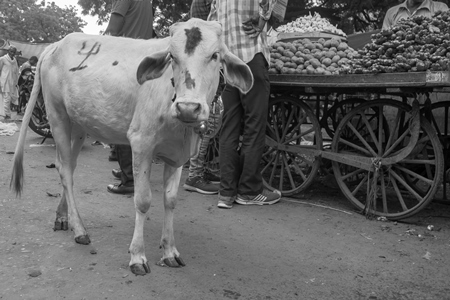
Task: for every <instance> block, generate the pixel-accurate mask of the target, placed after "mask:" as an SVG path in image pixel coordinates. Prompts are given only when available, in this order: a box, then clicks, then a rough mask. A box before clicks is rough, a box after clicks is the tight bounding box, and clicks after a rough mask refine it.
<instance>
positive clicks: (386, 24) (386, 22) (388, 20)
mask: <svg viewBox="0 0 450 300" xmlns="http://www.w3.org/2000/svg"><path fill="white" fill-rule="evenodd" d="M393 25H394V13H393V12H392V10H391V9H389V10H388V11H387V12H386V15H385V16H384V19H383V27H381V30H388V29H390V28H391V26H393Z"/></svg>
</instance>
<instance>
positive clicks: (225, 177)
mask: <svg viewBox="0 0 450 300" xmlns="http://www.w3.org/2000/svg"><path fill="white" fill-rule="evenodd" d="M248 66H249V67H250V69H251V71H252V73H253V77H254V84H253V88H252V89H251V90H250V91H249V92H248V93H247V94H245V95H243V94H241V93H239V91H238V90H237V89H235V88H231V87H229V86H227V88H226V89H225V91H224V92H223V94H222V99H223V102H224V107H225V112H224V118H223V126H222V130H221V134H220V145H219V147H220V155H219V156H220V171H221V174H220V175H221V181H220V195H219V204H218V206H219V207H223V208H231V205H230V206H225V205H224V204H223V202H224V201H226V200H233V199H234V198H235V197H236V196H237V198H236V202H238V203H239V204H245V205H250V204H258V205H265V204H273V203H276V202H278V201H279V200H280V196H281V193H280V192H278V191H276V192H271V191H267V190H265V189H263V183H262V175H261V172H260V163H261V158H262V154H263V151H264V147H265V132H266V122H267V111H268V102H269V95H270V81H269V76H268V71H267V62H266V60H265V58H264V56H263V55H262V54H260V53H259V54H257V55H256V56H255V57H254V58H253V60H252V61H250V62H249V63H248ZM241 121H243V129H242V145H241V147H240V150H239V152H238V150H237V148H238V145H239V135H240V132H241V131H240V129H241ZM221 201H222V203H221ZM222 204H223V206H222Z"/></svg>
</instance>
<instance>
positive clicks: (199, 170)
mask: <svg viewBox="0 0 450 300" xmlns="http://www.w3.org/2000/svg"><path fill="white" fill-rule="evenodd" d="M211 2H212V0H193V1H192V4H191V10H190V17H191V18H199V19H202V20H207V18H208V15H209V12H210V10H211ZM219 85H220V84H219ZM220 93H221V89H220V86H219V88H218V91H217V93H216V96H215V98H214V100H213V105H212V107H210V112H209V119H208V130H207V132H206V133H205V135H204V136H203V138H202V139H201V141H200V145H199V150H198V152H197V154H196V155H195V156H193V157H191V159H190V160H189V175H188V178H187V179H186V181H185V183H184V185H183V188H184V189H185V190H187V191H191V192H198V193H201V194H206V195H212V194H217V193H218V192H219V182H220V178H219V177H218V176H217V175H215V174H214V173H212V172H210V171H209V170H207V169H206V154H207V150H208V146H209V142H210V140H211V139H212V138H214V136H215V135H216V134H217V131H218V130H219V129H220V124H221V123H222V122H221V111H223V109H222V107H223V105H222V100H221V99H220Z"/></svg>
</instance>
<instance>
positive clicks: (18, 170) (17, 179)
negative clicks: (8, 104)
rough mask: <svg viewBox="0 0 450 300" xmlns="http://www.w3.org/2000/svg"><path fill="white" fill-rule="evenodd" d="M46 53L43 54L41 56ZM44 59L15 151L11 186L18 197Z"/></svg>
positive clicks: (34, 84) (38, 70)
mask: <svg viewBox="0 0 450 300" xmlns="http://www.w3.org/2000/svg"><path fill="white" fill-rule="evenodd" d="M43 56H44V55H42V56H41V58H42V57H43ZM41 64H42V59H40V60H39V62H38V65H37V67H36V75H35V77H34V83H33V89H32V91H31V95H30V99H29V100H28V104H27V108H26V110H25V114H24V116H23V120H22V127H21V128H20V135H19V140H18V141H17V145H16V150H15V151H14V159H13V168H12V171H11V182H10V184H9V188H10V189H12V190H13V191H14V192H15V193H16V197H17V196H19V197H20V195H21V194H22V189H23V173H24V172H23V150H24V145H25V138H26V136H27V130H28V124H29V123H30V119H31V116H32V115H33V110H34V107H35V106H36V102H37V99H38V96H39V92H40V91H41V76H40V67H41Z"/></svg>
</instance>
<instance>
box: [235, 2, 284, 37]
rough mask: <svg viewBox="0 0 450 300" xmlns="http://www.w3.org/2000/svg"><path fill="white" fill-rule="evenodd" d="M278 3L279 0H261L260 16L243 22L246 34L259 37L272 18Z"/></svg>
mask: <svg viewBox="0 0 450 300" xmlns="http://www.w3.org/2000/svg"><path fill="white" fill-rule="evenodd" d="M276 3H277V0H259V11H258V16H257V17H256V18H251V19H249V20H247V21H245V22H243V23H242V28H243V29H244V32H245V34H247V35H249V36H250V37H252V38H257V37H258V36H259V34H260V33H261V31H263V30H264V26H266V23H267V21H268V20H269V19H270V16H271V15H272V11H273V8H274V7H275V4H276Z"/></svg>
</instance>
